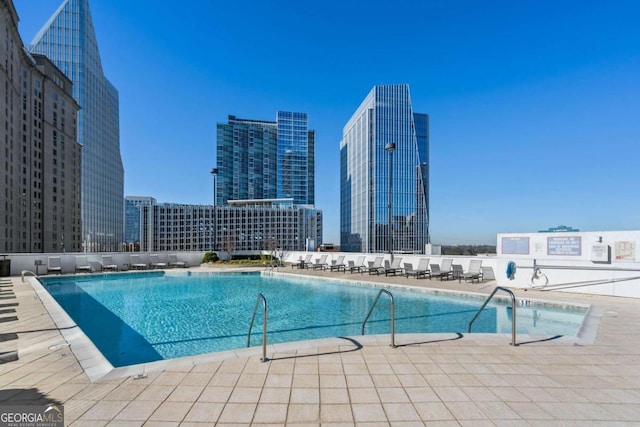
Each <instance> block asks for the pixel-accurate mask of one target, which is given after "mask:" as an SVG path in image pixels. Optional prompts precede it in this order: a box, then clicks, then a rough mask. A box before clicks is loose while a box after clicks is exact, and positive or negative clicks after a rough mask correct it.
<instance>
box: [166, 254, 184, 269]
mask: <svg viewBox="0 0 640 427" xmlns="http://www.w3.org/2000/svg"><path fill="white" fill-rule="evenodd" d="M168 265H169V267H179V268H186V267H187V263H186V262H184V261H178V256H177V255H176V254H169V264H168Z"/></svg>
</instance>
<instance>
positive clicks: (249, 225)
mask: <svg viewBox="0 0 640 427" xmlns="http://www.w3.org/2000/svg"><path fill="white" fill-rule="evenodd" d="M127 211H128V212H129V211H130V212H131V213H132V218H134V217H135V220H134V221H127V229H129V227H131V233H130V232H127V235H129V236H132V235H133V234H134V233H135V234H136V235H137V236H139V240H136V241H132V242H131V243H127V246H128V248H129V245H131V248H133V249H132V250H141V251H143V252H168V251H180V252H183V251H218V252H226V253H227V254H228V255H232V254H233V253H234V252H236V251H238V252H245V253H246V252H273V251H275V250H282V251H303V250H306V249H310V250H313V249H315V247H316V246H317V245H320V244H322V211H321V210H319V209H315V208H314V207H311V206H306V205H294V204H293V200H292V199H273V200H269V199H260V200H241V201H234V200H232V201H230V202H229V204H228V205H225V206H212V205H187V204H179V203H156V201H155V199H153V198H151V197H127ZM135 228H137V230H134V229H135Z"/></svg>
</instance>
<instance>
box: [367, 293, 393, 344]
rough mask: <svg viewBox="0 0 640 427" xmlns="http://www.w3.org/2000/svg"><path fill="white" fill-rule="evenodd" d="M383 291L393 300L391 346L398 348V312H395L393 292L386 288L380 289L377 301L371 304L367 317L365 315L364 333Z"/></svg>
mask: <svg viewBox="0 0 640 427" xmlns="http://www.w3.org/2000/svg"><path fill="white" fill-rule="evenodd" d="M383 293H385V294H387V295H389V299H390V300H391V347H393V348H396V347H397V345H396V332H395V331H396V312H395V307H394V306H395V304H394V302H393V295H392V294H391V292H389V291H388V290H386V289H380V292H378V296H376V299H375V301H374V302H373V304H371V308H370V309H369V313H367V317H365V319H364V322H362V335H364V325H366V324H367V320H369V316H371V313H372V312H373V309H374V307H375V306H376V304H377V303H378V300H379V299H380V295H382V294H383Z"/></svg>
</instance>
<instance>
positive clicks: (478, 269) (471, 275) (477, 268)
mask: <svg viewBox="0 0 640 427" xmlns="http://www.w3.org/2000/svg"><path fill="white" fill-rule="evenodd" d="M481 275H482V260H481V259H472V260H471V261H470V262H469V270H468V271H467V272H466V273H464V274H463V275H462V277H460V278H459V279H458V282H462V279H464V280H465V282H466V281H467V280H471V283H473V281H474V280H477V281H478V283H479V282H480V276H481Z"/></svg>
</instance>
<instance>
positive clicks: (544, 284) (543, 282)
mask: <svg viewBox="0 0 640 427" xmlns="http://www.w3.org/2000/svg"><path fill="white" fill-rule="evenodd" d="M518 268H525V269H529V268H531V269H533V273H532V274H531V277H530V278H529V283H530V284H531V285H532V287H533V289H541V290H556V289H570V288H580V287H586V286H595V285H604V284H608V283H617V282H624V281H629V280H638V279H640V276H636V275H633V276H627V277H614V278H606V277H605V278H602V279H595V280H584V281H579V282H568V283H554V284H549V278H548V277H547V275H546V274H544V273H543V272H542V269H543V268H544V269H545V270H574V271H610V272H629V273H637V272H640V269H637V268H624V267H611V266H575V265H574V266H569V265H542V264H538V262H537V260H536V259H534V260H533V265H532V266H530V265H523V266H518Z"/></svg>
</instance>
